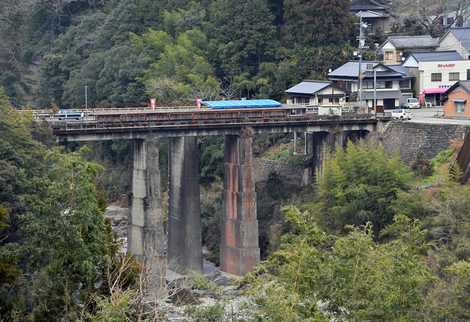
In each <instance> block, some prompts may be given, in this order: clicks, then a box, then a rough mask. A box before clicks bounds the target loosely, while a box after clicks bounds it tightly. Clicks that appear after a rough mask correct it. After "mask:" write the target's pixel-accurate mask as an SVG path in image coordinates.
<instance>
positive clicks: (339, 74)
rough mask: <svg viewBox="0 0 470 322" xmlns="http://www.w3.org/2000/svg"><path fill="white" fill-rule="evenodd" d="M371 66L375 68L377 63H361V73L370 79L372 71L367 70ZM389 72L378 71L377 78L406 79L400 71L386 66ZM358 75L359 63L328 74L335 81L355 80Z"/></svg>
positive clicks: (351, 62)
mask: <svg viewBox="0 0 470 322" xmlns="http://www.w3.org/2000/svg"><path fill="white" fill-rule="evenodd" d="M371 64H372V65H373V68H375V67H376V66H377V65H379V64H378V63H377V62H374V61H363V62H362V72H363V73H364V75H365V77H372V75H373V70H372V69H371V68H368V67H369V66H370V65H371ZM384 66H385V67H386V68H388V69H389V70H386V71H379V72H377V77H406V76H407V74H404V73H403V71H402V70H398V68H397V69H394V68H392V67H391V66H386V65H384ZM358 75H359V62H358V61H350V62H347V63H346V64H344V65H342V66H340V67H338V68H337V69H335V70H334V71H332V72H331V73H329V74H328V77H329V78H330V79H337V78H357V77H358Z"/></svg>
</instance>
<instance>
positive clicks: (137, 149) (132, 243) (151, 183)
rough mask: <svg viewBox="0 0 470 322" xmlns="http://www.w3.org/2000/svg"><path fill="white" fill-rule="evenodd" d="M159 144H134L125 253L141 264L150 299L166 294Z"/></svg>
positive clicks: (146, 142)
mask: <svg viewBox="0 0 470 322" xmlns="http://www.w3.org/2000/svg"><path fill="white" fill-rule="evenodd" d="M158 149H159V142H158V140H157V139H154V140H136V141H134V160H133V173H132V204H131V212H130V218H129V228H128V229H129V232H128V252H129V253H131V254H133V255H134V256H135V257H136V258H137V259H138V260H140V261H142V262H143V263H144V268H145V270H144V273H145V282H146V283H145V288H146V292H147V294H148V295H149V296H152V297H156V298H160V297H161V296H163V295H164V294H165V276H166V236H165V231H164V219H163V213H162V207H161V204H162V198H161V183H160V180H161V177H160V169H159V150H158Z"/></svg>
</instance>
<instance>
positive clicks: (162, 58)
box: [133, 29, 220, 103]
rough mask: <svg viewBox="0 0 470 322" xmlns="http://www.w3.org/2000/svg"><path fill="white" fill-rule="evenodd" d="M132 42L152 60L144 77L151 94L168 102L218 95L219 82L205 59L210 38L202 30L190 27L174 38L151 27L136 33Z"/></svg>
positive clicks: (208, 97)
mask: <svg viewBox="0 0 470 322" xmlns="http://www.w3.org/2000/svg"><path fill="white" fill-rule="evenodd" d="M133 42H134V44H135V46H136V48H137V49H141V50H143V51H144V54H146V55H147V57H148V58H147V59H148V60H149V61H150V62H151V63H150V68H149V69H148V70H146V71H145V73H144V75H143V77H142V81H143V83H144V84H145V87H146V89H147V93H148V95H150V96H153V97H156V98H157V99H158V100H159V101H160V102H166V103H168V102H174V101H183V102H185V101H186V102H187V101H193V100H194V98H195V97H196V96H200V97H202V98H205V99H210V98H214V97H217V96H218V95H219V93H220V86H219V83H218V81H217V79H216V78H215V76H214V74H213V70H212V66H211V65H210V64H209V62H208V61H207V59H206V58H205V57H206V56H205V54H206V48H205V46H206V44H207V38H206V36H205V34H204V33H202V32H201V31H200V30H198V29H194V30H188V31H186V32H184V33H182V34H180V35H179V36H178V37H177V38H176V39H174V40H173V39H172V38H171V37H170V36H169V35H168V34H166V33H165V32H157V31H153V30H150V31H148V32H147V33H146V34H144V35H143V36H142V37H138V36H134V37H133ZM158 49H160V51H158ZM147 50H148V51H147Z"/></svg>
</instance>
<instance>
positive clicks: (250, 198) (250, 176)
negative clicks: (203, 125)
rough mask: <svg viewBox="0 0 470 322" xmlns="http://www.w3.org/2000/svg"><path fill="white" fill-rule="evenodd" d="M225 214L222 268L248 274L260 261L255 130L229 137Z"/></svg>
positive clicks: (237, 273)
mask: <svg viewBox="0 0 470 322" xmlns="http://www.w3.org/2000/svg"><path fill="white" fill-rule="evenodd" d="M224 159H225V179H224V194H225V216H224V218H223V225H222V241H221V248H220V256H221V266H222V270H223V271H225V272H228V273H231V274H235V275H244V274H246V273H248V272H250V271H252V270H253V268H254V267H255V265H256V264H257V263H258V262H259V260H260V249H259V241H258V220H257V217H256V192H255V182H254V173H253V131H252V129H251V128H245V129H243V130H242V133H241V135H226V136H225V151H224Z"/></svg>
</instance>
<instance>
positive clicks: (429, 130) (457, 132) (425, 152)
mask: <svg viewBox="0 0 470 322" xmlns="http://www.w3.org/2000/svg"><path fill="white" fill-rule="evenodd" d="M469 130H470V127H469V126H464V125H455V124H425V123H412V122H400V121H394V122H390V123H389V124H387V126H386V127H385V128H384V131H383V132H382V134H381V135H380V136H379V140H380V141H381V142H382V143H383V145H384V147H385V149H386V150H387V151H388V152H391V153H396V152H398V153H399V154H400V157H401V159H402V160H403V161H404V162H405V163H407V164H411V163H412V162H413V161H415V160H416V158H417V156H418V154H420V153H421V155H422V157H423V158H424V159H426V160H431V159H432V158H434V157H435V156H436V155H437V154H438V153H439V152H441V151H443V150H446V149H448V148H449V146H450V144H451V143H452V141H454V140H462V139H463V138H464V137H465V134H466V133H467V132H468V131H469Z"/></svg>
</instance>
